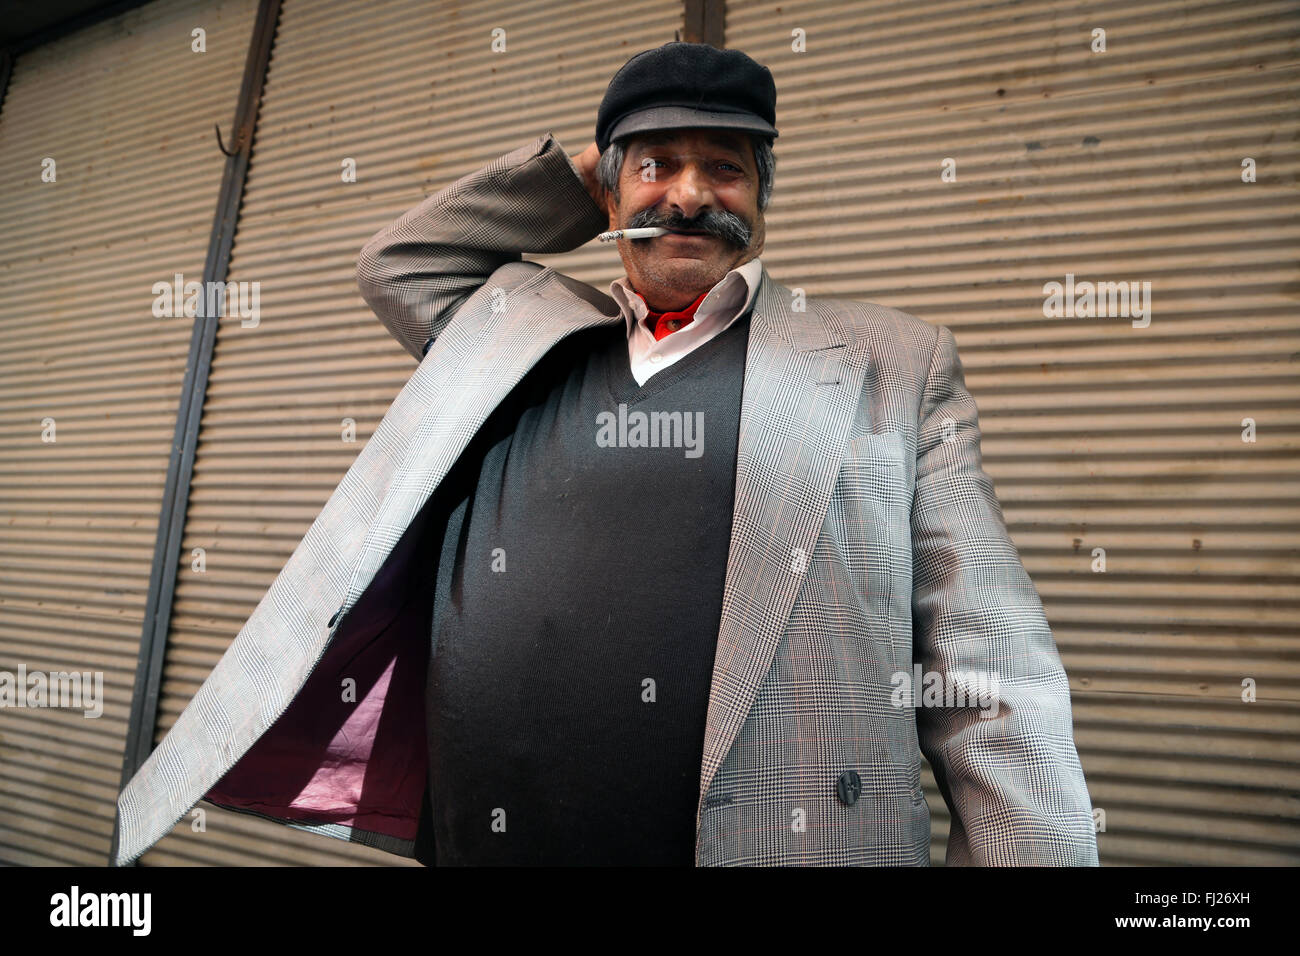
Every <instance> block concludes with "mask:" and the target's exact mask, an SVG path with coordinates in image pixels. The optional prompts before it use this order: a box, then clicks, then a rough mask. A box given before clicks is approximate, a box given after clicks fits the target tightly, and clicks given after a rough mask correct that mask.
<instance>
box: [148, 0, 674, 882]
mask: <svg viewBox="0 0 1300 956" xmlns="http://www.w3.org/2000/svg"><path fill="white" fill-rule="evenodd" d="M607 12H608V6H607V4H604V3H597V2H587V3H559V2H554V3H532V4H527V5H520V4H515V3H509V2H493V3H478V4H474V5H472V6H470V5H463V4H456V3H426V2H416V0H409V2H404V3H367V4H363V5H362V4H351V3H343V2H331V3H321V2H310V3H309V2H306V0H285V3H284V6H283V9H282V12H281V17H280V26H279V30H278V32H277V35H276V42H275V48H274V51H273V54H272V59H271V64H270V70H269V72H268V75H267V83H266V90H265V94H264V97H263V102H262V107H261V112H260V115H259V120H258V129H257V136H256V139H255V141H254V147H253V156H252V163H251V166H250V170H249V176H248V183H247V189H246V193H245V201H244V205H243V210H242V213H241V218H240V224H239V230H238V234H237V236H236V242H235V247H234V252H233V258H232V261H231V269H230V279H231V280H234V281H256V282H260V283H261V287H260V289H261V303H260V306H261V320H260V323H259V324H258V326H257V327H255V328H244V327H242V326H241V323H240V320H239V319H238V318H233V319H223V320H222V321H221V324H220V329H219V332H218V335H217V343H216V352H215V355H214V357H213V362H212V376H211V380H210V382H209V388H208V395H207V402H206V404H205V406H204V412H203V421H202V424H201V429H200V443H199V450H198V457H197V461H196V464H195V469H194V483H193V492H192V496H191V499H190V507H189V512H188V515H187V521H186V529H185V539H184V542H183V546H182V556H183V563H182V566H181V569H180V573H179V578H178V580H177V588H176V601H175V605H174V609H173V618H172V633H171V635H170V638H169V647H168V655H167V661H166V666H165V669H164V674H163V688H162V702H161V712H160V715H159V725H158V738H159V739H161V737H162V736H163V735H164V734H165V732H166V731H167V729H168V728H169V727H171V725H172V724H173V723H174V722H175V719H176V717H177V716H178V715H179V713H180V711H181V710H182V709H183V708H184V707H185V705H186V703H188V701H189V700H190V698H191V697H192V696H193V694H194V692H195V691H196V690H197V689H198V687H199V685H200V684H201V683H202V681H203V680H204V679H205V678H206V677H207V675H208V673H209V671H210V670H211V669H212V667H213V665H215V664H216V662H217V660H218V658H219V657H220V655H221V654H222V653H223V652H224V651H225V649H226V647H227V646H228V645H229V643H230V641H231V640H232V639H233V637H234V636H235V634H236V633H238V631H239V629H240V627H241V626H242V625H243V622H244V621H245V620H247V618H248V616H249V614H251V613H252V611H253V609H254V607H255V606H256V605H257V602H258V601H259V600H261V597H262V595H263V594H264V593H265V591H266V589H267V588H268V587H269V586H270V584H271V582H272V581H273V580H274V579H275V575H276V574H277V572H278V571H279V569H280V568H281V567H282V566H283V565H284V562H285V561H286V560H287V559H288V557H289V555H290V554H291V553H292V552H293V549H294V547H296V545H297V544H298V542H299V540H300V539H301V538H302V536H303V534H304V533H305V532H306V530H307V528H308V526H309V525H310V524H311V522H312V520H313V519H314V518H315V517H316V515H317V513H319V511H320V509H321V507H322V506H323V505H324V504H325V501H326V499H328V497H329V495H330V492H331V491H333V489H334V487H335V486H336V485H337V484H338V481H339V479H341V478H342V476H343V474H344V472H345V471H346V470H347V468H348V466H349V465H350V464H351V462H352V461H353V460H354V458H355V457H356V455H357V453H358V452H359V451H360V449H361V447H362V446H363V445H364V444H365V442H366V440H367V439H368V438H369V436H370V434H371V433H372V432H373V430H374V426H375V425H376V424H377V423H378V422H379V420H380V418H382V416H383V414H384V412H385V411H387V409H388V407H389V405H390V404H391V403H392V400H393V398H394V397H396V395H397V393H398V391H399V390H400V389H401V387H402V386H403V385H404V384H405V383H406V380H407V379H408V378H409V377H410V375H411V373H412V372H413V371H414V368H415V366H414V364H413V362H412V361H411V358H410V356H409V355H407V354H406V353H405V352H404V351H403V350H402V348H401V347H400V346H399V345H398V344H397V343H396V342H395V341H394V340H393V339H392V338H391V337H390V336H389V335H388V333H387V332H386V331H385V330H384V328H383V327H382V326H381V325H380V324H379V322H378V320H377V319H375V318H374V316H373V314H372V313H371V312H370V310H369V309H368V308H367V306H366V305H365V303H364V302H363V301H362V300H361V296H360V294H359V293H358V291H357V288H356V282H355V268H356V260H357V254H358V253H359V252H360V250H361V246H362V245H363V244H364V243H365V241H366V240H367V239H369V238H370V236H371V235H372V234H373V233H374V232H375V231H376V230H378V229H379V228H380V227H382V226H383V225H385V224H386V223H388V222H389V221H391V220H392V219H395V218H396V217H397V216H398V215H400V214H401V213H402V212H404V211H405V210H406V209H408V208H410V207H411V206H414V205H415V204H416V203H418V202H419V201H420V199H421V198H423V197H424V196H425V195H426V194H428V193H431V192H434V191H436V190H438V189H440V188H442V187H443V186H445V185H447V184H448V183H450V182H452V181H453V180H455V179H457V178H459V177H460V176H462V175H464V174H465V173H468V172H470V171H472V170H474V169H477V168H478V167H480V166H482V165H484V164H485V163H487V162H489V161H490V160H492V159H494V158H496V157H497V156H500V155H502V154H503V153H506V152H509V151H510V150H512V149H515V148H516V147H518V146H520V145H523V144H524V143H526V142H528V141H530V140H531V139H533V138H535V137H536V136H538V135H540V134H541V133H543V132H545V131H547V130H550V131H552V132H554V134H555V135H556V137H557V138H558V139H559V140H560V142H561V143H562V144H563V145H564V146H565V147H566V148H568V149H570V150H573V151H577V150H579V149H581V148H583V147H585V146H586V145H587V143H589V142H591V140H592V138H593V137H594V127H595V109H596V105H597V104H598V103H599V100H600V96H601V94H602V93H603V91H604V88H605V84H606V83H608V81H609V78H610V77H611V76H612V75H613V74H614V72H615V71H616V70H617V69H618V67H619V66H621V65H622V63H623V62H624V60H626V59H627V57H628V56H630V55H631V53H633V52H636V51H638V50H641V49H644V48H646V47H650V46H657V45H659V44H660V43H663V42H666V41H667V40H671V39H672V38H673V32H674V30H677V29H679V28H681V26H682V20H681V17H682V14H681V4H680V3H679V2H676V0H636V2H632V3H628V4H624V5H622V6H620V8H619V29H618V33H617V37H618V39H617V40H615V41H611V39H610V37H611V34H610V33H609V32H608V31H607V30H606V29H605V26H604V24H605V18H606V16H607ZM497 27H500V28H503V29H504V30H505V31H506V52H505V53H502V54H496V53H493V52H492V51H491V41H492V30H493V29H494V28H497ZM345 158H352V159H355V160H356V168H357V182H355V183H344V182H342V181H341V171H342V167H341V163H342V162H343V160H344V159H345ZM606 261H608V258H607V257H606ZM614 261H617V257H615V259H614ZM610 278H612V275H611V276H610ZM606 281H609V280H608V279H607V280H606ZM345 419H352V420H354V421H355V422H356V440H355V442H350V443H349V442H345V441H343V440H342V437H341V436H342V434H343V427H344V426H343V423H344V420H345ZM194 548H203V549H204V551H205V554H206V570H205V571H204V572H203V573H201V574H199V573H195V572H192V571H190V570H189V562H190V558H189V555H190V554H191V551H192V549H194ZM205 809H206V811H207V814H206V817H207V832H206V833H205V834H196V833H193V832H191V831H190V828H189V826H188V825H187V824H186V823H184V822H183V823H182V824H181V825H178V826H177V828H176V830H175V831H174V832H173V833H172V834H171V835H170V836H168V837H166V838H165V839H164V840H163V841H161V842H160V843H159V844H158V846H157V847H156V848H155V849H154V850H152V851H150V852H149V853H147V854H145V856H144V857H143V858H142V861H141V862H142V863H144V864H185V863H237V864H254V863H313V864H314V863H331V864H339V863H358V864H360V863H380V864H402V863H403V862H404V861H403V860H402V859H401V858H400V857H397V856H394V855H392V854H388V853H385V852H382V851H379V850H374V849H371V848H369V847H363V846H359V845H350V844H347V843H343V842H341V841H337V840H332V839H329V838H323V837H320V836H317V835H312V834H307V833H304V832H302V831H298V830H294V829H292V828H291V827H287V826H283V825H280V824H276V823H272V822H269V821H265V820H261V819H259V818H256V817H252V816H247V815H243V814H238V813H232V812H227V811H222V810H217V809H214V808H212V807H207V806H205Z"/></svg>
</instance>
